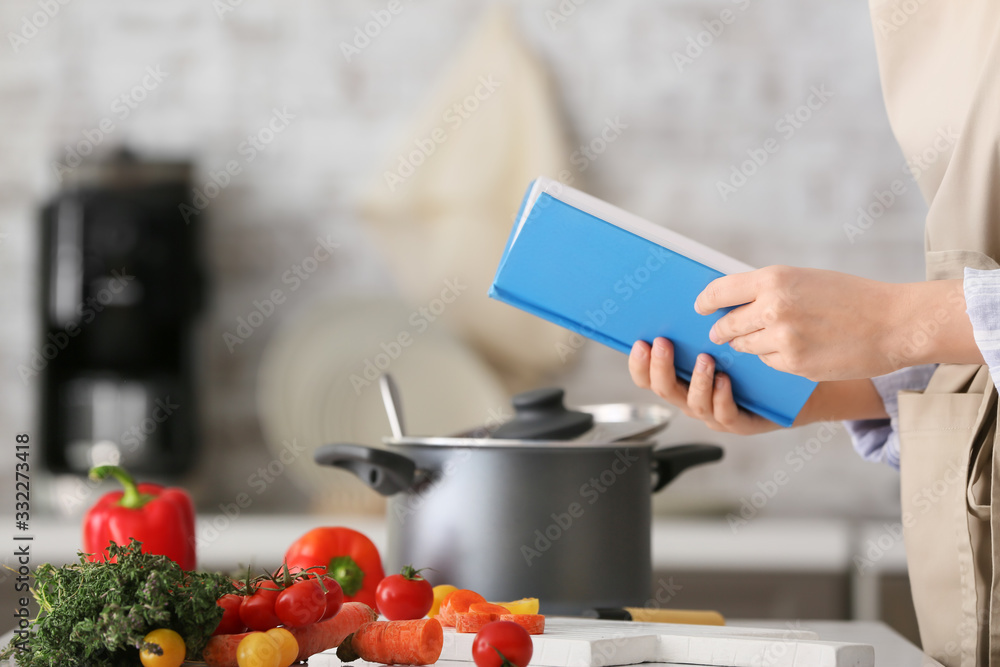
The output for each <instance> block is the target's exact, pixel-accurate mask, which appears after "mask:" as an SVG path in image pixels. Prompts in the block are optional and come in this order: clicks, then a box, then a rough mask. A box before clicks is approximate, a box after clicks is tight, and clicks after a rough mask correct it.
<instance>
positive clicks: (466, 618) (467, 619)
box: [455, 605, 499, 632]
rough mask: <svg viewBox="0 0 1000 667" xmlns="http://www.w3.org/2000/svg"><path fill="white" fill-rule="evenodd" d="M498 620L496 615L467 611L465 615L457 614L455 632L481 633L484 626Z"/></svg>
mask: <svg viewBox="0 0 1000 667" xmlns="http://www.w3.org/2000/svg"><path fill="white" fill-rule="evenodd" d="M473 606H475V605H473ZM498 618H499V617H498V616H497V615H496V614H487V613H483V612H480V611H467V612H465V613H464V614H455V619H456V620H455V631H456V632H479V631H480V630H482V629H483V626H484V625H488V624H490V623H492V622H493V621H495V620H497V619H498Z"/></svg>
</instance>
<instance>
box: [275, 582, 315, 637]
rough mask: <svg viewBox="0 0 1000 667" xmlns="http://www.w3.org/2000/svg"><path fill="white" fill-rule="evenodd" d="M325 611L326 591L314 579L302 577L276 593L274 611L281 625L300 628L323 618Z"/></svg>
mask: <svg viewBox="0 0 1000 667" xmlns="http://www.w3.org/2000/svg"><path fill="white" fill-rule="evenodd" d="M325 611H326V593H324V592H323V588H322V586H320V584H319V581H317V580H316V579H303V580H302V581H298V582H296V583H294V584H292V585H291V586H289V587H288V588H286V589H285V590H283V591H281V593H279V594H278V597H277V599H275V601H274V613H275V614H276V615H277V616H278V618H279V619H281V624H282V625H287V626H288V627H290V628H301V627H302V626H304V625H312V624H313V623H315V622H316V621H318V620H320V619H321V618H323V612H325Z"/></svg>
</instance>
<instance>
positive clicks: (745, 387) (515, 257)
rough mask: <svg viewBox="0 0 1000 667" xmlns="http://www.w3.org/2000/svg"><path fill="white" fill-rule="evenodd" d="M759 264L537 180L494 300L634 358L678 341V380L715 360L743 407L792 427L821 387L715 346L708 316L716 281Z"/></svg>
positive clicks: (512, 236)
mask: <svg viewBox="0 0 1000 667" xmlns="http://www.w3.org/2000/svg"><path fill="white" fill-rule="evenodd" d="M752 270H753V267H751V266H749V265H747V264H744V263H743V262H740V261H738V260H735V259H733V258H732V257H728V256H726V255H724V254H723V253H720V252H718V251H716V250H713V249H712V248H709V247H707V246H704V245H702V244H700V243H698V242H696V241H693V240H691V239H689V238H686V237H684V236H682V235H681V234H678V233H676V232H674V231H672V230H669V229H667V228H665V227H661V226H659V225H656V224H654V223H652V222H649V221H648V220H644V219H642V218H640V217H638V216H636V215H633V214H631V213H628V212H627V211H623V210H622V209H620V208H617V207H616V206H612V205H611V204H609V203H607V202H605V201H602V200H600V199H597V198H596V197H592V196H590V195H588V194H585V193H583V192H580V191H579V190H575V189H573V188H571V187H569V186H567V185H564V184H562V183H560V182H558V181H554V180H551V179H548V178H538V179H536V180H535V181H533V182H532V183H531V185H530V186H529V187H528V191H527V193H526V194H525V196H524V200H523V201H522V203H521V208H520V211H519V212H518V215H517V218H516V220H515V222H514V226H513V228H512V229H511V233H510V236H509V238H508V239H507V245H506V247H505V248H504V251H503V255H502V257H501V259H500V265H499V267H498V268H497V272H496V276H495V277H494V279H493V283H492V285H491V286H490V290H489V295H490V297H492V298H494V299H497V300H499V301H502V302H504V303H507V304H509V305H512V306H514V307H516V308H519V309H521V310H524V311H527V312H529V313H531V314H533V315H536V316H538V317H542V318H544V319H546V320H549V321H550V322H554V323H555V324H558V325H560V326H563V327H565V328H567V329H570V330H571V331H574V332H576V333H578V334H580V335H582V336H585V337H587V338H590V339H592V340H596V341H598V342H599V343H603V344H605V345H607V346H609V347H612V348H614V349H616V350H618V351H620V352H624V353H625V354H628V353H629V351H630V350H631V349H632V344H633V343H634V342H635V341H637V340H644V341H647V342H652V341H653V339H654V338H656V337H657V336H663V337H665V338H667V339H669V340H671V341H672V342H673V344H674V363H675V366H676V368H677V375H678V376H680V377H681V378H683V379H685V380H690V379H691V372H692V370H693V368H694V363H695V360H696V359H697V357H698V354H699V353H701V352H705V353H708V354H710V355H711V356H712V357H713V358H714V359H715V363H716V368H717V370H719V371H722V372H725V373H726V374H727V375H729V377H730V378H731V380H732V387H733V395H734V398H735V400H736V403H737V405H739V406H740V407H742V408H744V409H746V410H749V411H751V412H754V413H756V414H758V415H761V416H763V417H766V418H767V419H770V420H771V421H773V422H776V423H777V424H780V425H781V426H791V424H792V422H794V421H795V417H796V416H797V415H798V413H799V411H800V410H801V409H802V406H803V405H805V402H806V400H808V398H809V396H810V395H811V394H812V391H813V389H815V387H816V383H815V382H813V381H811V380H808V379H806V378H803V377H799V376H796V375H791V374H789V373H784V372H781V371H777V370H775V369H773V368H771V367H770V366H768V365H766V364H765V363H764V362H762V361H761V360H760V359H759V358H757V356H756V355H752V354H745V353H742V352H737V351H735V350H733V349H732V348H731V347H729V346H728V345H716V344H715V343H713V342H712V341H711V340H709V338H708V331H709V329H711V328H712V324H714V323H715V321H716V320H718V319H719V318H721V317H722V316H723V315H725V314H726V313H727V312H728V311H729V310H731V309H722V310H719V311H717V312H715V313H713V314H711V315H707V316H706V315H699V314H698V313H696V312H695V310H694V301H695V298H696V297H697V296H698V294H699V293H701V291H702V290H703V289H704V288H705V286H706V285H708V284H709V283H710V282H712V281H713V280H715V279H716V278H719V277H720V276H723V275H726V274H730V273H740V272H743V271H752Z"/></svg>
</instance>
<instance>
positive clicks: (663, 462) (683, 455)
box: [653, 444, 722, 493]
mask: <svg viewBox="0 0 1000 667" xmlns="http://www.w3.org/2000/svg"><path fill="white" fill-rule="evenodd" d="M721 458H722V447H718V446H717V445H702V444H691V445H677V446H676V447H664V448H662V449H656V450H653V470H655V471H656V483H655V484H653V493H656V492H657V491H659V490H660V489H662V488H663V487H665V486H666V485H667V484H669V483H670V482H672V481H674V478H676V477H677V476H678V475H680V474H681V473H682V472H684V471H685V470H687V469H688V468H691V467H693V466H697V465H701V464H702V463H711V462H712V461H718V460H719V459H721Z"/></svg>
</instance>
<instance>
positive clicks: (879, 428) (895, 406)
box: [844, 364, 937, 470]
mask: <svg viewBox="0 0 1000 667" xmlns="http://www.w3.org/2000/svg"><path fill="white" fill-rule="evenodd" d="M936 368H937V364H927V365H923V366H910V367H908V368H901V369H899V370H898V371H894V372H892V373H889V374H887V375H881V376H879V377H874V378H872V384H873V385H875V390H876V391H877V392H878V394H879V396H881V397H882V403H883V404H884V405H885V411H886V414H888V415H889V418H888V419H859V420H855V421H847V422H844V425H845V426H846V427H847V432H848V433H850V434H851V440H852V441H853V443H854V449H855V450H856V451H857V452H858V454H860V455H861V456H862V458H864V459H865V460H866V461H876V462H880V463H888V464H889V465H891V466H892V467H893V468H896V469H897V470H898V469H899V399H898V394H899V392H900V391H904V390H909V391H922V390H923V389H926V388H927V383H928V382H930V379H931V375H933V374H934V369H936Z"/></svg>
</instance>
